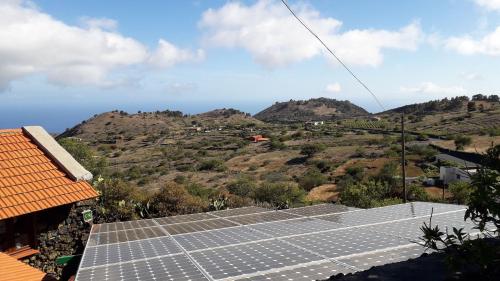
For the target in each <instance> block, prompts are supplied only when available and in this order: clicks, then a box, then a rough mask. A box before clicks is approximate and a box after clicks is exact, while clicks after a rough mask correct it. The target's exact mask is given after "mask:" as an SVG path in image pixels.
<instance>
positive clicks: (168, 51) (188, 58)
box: [149, 39, 205, 67]
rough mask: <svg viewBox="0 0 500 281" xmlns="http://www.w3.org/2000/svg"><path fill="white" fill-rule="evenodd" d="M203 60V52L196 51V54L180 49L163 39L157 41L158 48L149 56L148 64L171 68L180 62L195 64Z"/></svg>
mask: <svg viewBox="0 0 500 281" xmlns="http://www.w3.org/2000/svg"><path fill="white" fill-rule="evenodd" d="M204 58H205V52H204V51H203V50H201V49H198V50H197V51H196V52H192V51H190V50H185V49H180V48H178V47H176V46H175V45H174V44H172V43H170V42H167V41H165V40H163V39H160V40H159V41H158V48H157V49H156V51H155V52H154V53H153V54H152V55H151V57H150V59H149V62H150V63H151V64H152V65H155V66H158V67H171V66H173V65H175V64H178V63H181V62H197V61H201V60H203V59H204Z"/></svg>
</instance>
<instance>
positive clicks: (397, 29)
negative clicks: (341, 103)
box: [0, 0, 500, 132]
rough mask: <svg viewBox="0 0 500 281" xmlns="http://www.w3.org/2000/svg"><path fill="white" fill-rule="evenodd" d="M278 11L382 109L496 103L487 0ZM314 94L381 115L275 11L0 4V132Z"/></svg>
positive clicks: (392, 1) (382, 1)
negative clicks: (480, 100) (474, 98)
mask: <svg viewBox="0 0 500 281" xmlns="http://www.w3.org/2000/svg"><path fill="white" fill-rule="evenodd" d="M289 3H290V4H291V6H292V8H293V9H294V10H295V11H296V12H297V13H298V14H299V16H300V17H301V18H302V19H303V20H304V21H305V22H306V23H308V24H309V25H310V26H311V27H312V28H313V29H314V30H315V31H316V32H317V33H319V34H320V36H321V37H322V38H323V39H324V40H325V41H326V42H327V43H328V45H329V46H330V47H331V48H332V49H334V50H335V51H336V53H337V55H339V56H340V57H341V58H342V59H344V61H345V62H346V63H347V64H348V65H350V66H351V68H352V69H353V70H354V71H355V72H356V73H357V74H358V76H359V77H361V78H362V80H363V81H365V83H366V84H367V85H368V86H369V87H370V88H371V89H372V90H373V92H375V93H376V94H377V96H379V98H380V100H381V101H382V103H383V104H384V106H385V107H386V108H391V107H394V106H399V105H403V104H408V103H415V102H422V101H427V100H432V99H438V98H443V97H447V96H448V97H450V96H456V95H471V94H474V93H479V92H481V93H485V94H492V93H498V89H499V85H498V84H499V83H500V82H499V81H498V79H496V73H497V72H498V69H500V17H499V15H500V0H419V1H396V0H379V1H372V0H330V1H327V0H316V1H295V0H291V1H289ZM322 96H324V97H330V98H335V99H340V100H345V99H348V100H351V101H352V102H354V103H356V104H358V105H361V106H363V107H365V108H366V109H367V110H369V111H372V112H377V111H380V110H381V109H380V108H379V107H378V106H377V105H376V103H375V102H374V100H373V99H372V98H371V97H370V96H369V94H368V93H367V92H366V91H364V90H363V88H361V87H360V86H359V85H358V84H357V83H356V82H355V81H354V80H353V79H352V77H350V76H349V75H348V74H347V73H346V71H345V70H344V69H342V68H341V67H340V66H339V65H338V64H337V63H335V62H334V61H333V60H332V59H331V57H329V56H328V55H327V54H326V53H325V52H324V50H323V48H322V47H321V46H320V45H319V44H318V43H317V42H316V41H315V39H314V38H313V37H311V36H310V35H309V34H307V33H306V31H305V30H304V29H303V28H302V27H301V26H300V25H298V23H297V22H296V21H295V20H294V19H293V18H291V17H290V15H289V13H288V12H287V10H286V9H285V7H284V6H283V5H282V4H281V3H280V2H279V1H273V0H261V1H159V0H158V1H147V2H144V1H111V0H110V1H62V0H43V1H41V0H40V1H32V2H27V1H21V0H5V1H2V2H1V3H0V128H7V127H19V126H23V125H32V124H40V125H43V126H45V127H47V128H48V129H49V130H51V131H54V132H57V131H62V130H64V128H67V127H71V126H73V125H75V124H76V123H78V122H80V121H82V120H84V119H87V118H88V117H90V116H92V115H93V114H96V113H100V112H103V111H108V110H113V109H123V110H127V111H129V112H135V111H138V110H142V111H148V110H164V109H173V110H182V111H184V112H186V113H199V112H203V111H208V110H211V109H215V108H222V107H235V108H238V109H240V110H243V111H247V112H251V113H256V112H258V111H260V110H261V109H263V108H265V107H267V106H268V105H270V104H272V103H274V102H275V101H285V100H289V99H309V98H313V97H322Z"/></svg>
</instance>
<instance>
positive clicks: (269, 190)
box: [252, 182, 306, 206]
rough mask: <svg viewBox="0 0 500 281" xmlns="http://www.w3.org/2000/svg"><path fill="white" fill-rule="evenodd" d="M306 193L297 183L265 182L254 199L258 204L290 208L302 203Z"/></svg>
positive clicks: (258, 188)
mask: <svg viewBox="0 0 500 281" xmlns="http://www.w3.org/2000/svg"><path fill="white" fill-rule="evenodd" d="M305 195H306V193H305V191H304V190H303V189H300V188H299V187H298V186H297V184H295V183H269V182H264V183H262V184H261V185H260V186H258V187H257V188H256V189H255V191H254V192H253V194H252V197H253V198H254V199H255V200H256V201H258V202H267V203H269V204H271V205H273V206H284V205H285V206H290V205H292V204H296V203H301V202H303V200H304V197H305Z"/></svg>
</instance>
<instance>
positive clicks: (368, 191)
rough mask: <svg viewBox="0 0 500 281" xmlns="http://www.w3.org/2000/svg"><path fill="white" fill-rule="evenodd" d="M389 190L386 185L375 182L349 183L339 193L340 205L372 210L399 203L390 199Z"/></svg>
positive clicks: (397, 200) (394, 199) (398, 200)
mask: <svg viewBox="0 0 500 281" xmlns="http://www.w3.org/2000/svg"><path fill="white" fill-rule="evenodd" d="M390 195H391V189H390V188H389V186H388V185H387V184H386V183H382V182H377V181H368V182H350V183H348V184H347V185H346V186H345V188H344V189H343V190H342V192H341V193H340V201H341V202H342V204H345V205H348V206H354V207H358V208H373V207H378V206H385V205H390V204H396V203H400V202H401V200H400V199H397V198H391V196H390Z"/></svg>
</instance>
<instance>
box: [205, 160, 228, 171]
mask: <svg viewBox="0 0 500 281" xmlns="http://www.w3.org/2000/svg"><path fill="white" fill-rule="evenodd" d="M226 169H227V168H226V166H225V165H224V162H222V160H220V159H210V160H205V161H203V162H201V163H200V165H198V170H200V171H217V172H223V171H225V170H226Z"/></svg>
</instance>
